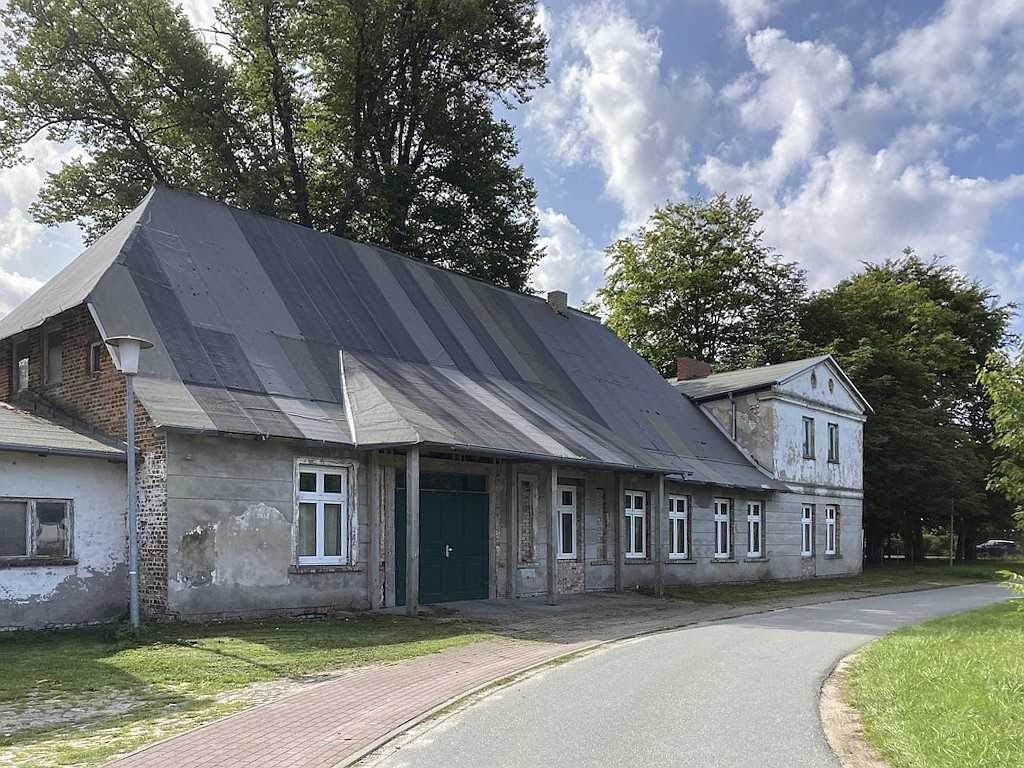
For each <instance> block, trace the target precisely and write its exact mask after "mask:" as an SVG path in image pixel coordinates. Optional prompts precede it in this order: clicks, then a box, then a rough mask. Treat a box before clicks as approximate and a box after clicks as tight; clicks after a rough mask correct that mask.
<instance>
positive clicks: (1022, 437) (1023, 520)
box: [978, 352, 1024, 526]
mask: <svg viewBox="0 0 1024 768" xmlns="http://www.w3.org/2000/svg"><path fill="white" fill-rule="evenodd" d="M978 380H979V381H980V382H981V385H982V386H983V387H984V388H985V392H986V394H987V395H988V398H989V401H990V403H991V405H990V406H989V416H990V418H991V419H992V430H993V440H992V446H993V448H994V449H995V451H996V457H995V461H994V462H993V471H992V475H991V478H990V480H991V485H992V487H993V488H995V489H998V490H1000V491H1002V492H1003V493H1005V494H1006V496H1007V498H1009V500H1010V501H1011V502H1012V503H1013V504H1014V506H1015V512H1016V518H1017V522H1018V524H1019V525H1021V526H1024V354H1020V355H1018V356H1017V358H1016V359H1012V358H1011V357H1010V356H1009V355H1007V354H1006V353H1004V352H996V353H993V354H992V355H990V356H989V360H988V364H987V365H986V366H985V367H984V368H982V369H981V371H980V372H979V374H978Z"/></svg>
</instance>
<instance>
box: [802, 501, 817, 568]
mask: <svg viewBox="0 0 1024 768" xmlns="http://www.w3.org/2000/svg"><path fill="white" fill-rule="evenodd" d="M800 554H801V555H804V556H805V557H807V556H809V555H813V554H814V505H813V504H804V506H803V508H802V509H801V510H800Z"/></svg>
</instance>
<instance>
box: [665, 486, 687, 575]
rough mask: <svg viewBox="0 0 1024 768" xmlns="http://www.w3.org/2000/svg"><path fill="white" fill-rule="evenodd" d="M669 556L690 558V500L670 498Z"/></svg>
mask: <svg viewBox="0 0 1024 768" xmlns="http://www.w3.org/2000/svg"><path fill="white" fill-rule="evenodd" d="M668 556H669V557H670V558H673V559H676V560H685V559H686V558H687V557H689V556H690V500H689V499H688V498H687V497H686V496H669V497H668Z"/></svg>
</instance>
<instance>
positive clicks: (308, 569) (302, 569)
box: [288, 564, 365, 576]
mask: <svg viewBox="0 0 1024 768" xmlns="http://www.w3.org/2000/svg"><path fill="white" fill-rule="evenodd" d="M364 570H365V568H363V566H361V565H312V564H310V565H290V566H288V573H290V574H291V575H293V576H309V575H312V574H317V573H362V572H363V571H364Z"/></svg>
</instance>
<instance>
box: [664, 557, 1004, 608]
mask: <svg viewBox="0 0 1024 768" xmlns="http://www.w3.org/2000/svg"><path fill="white" fill-rule="evenodd" d="M1006 568H1009V569H1017V570H1024V563H1022V562H1021V561H1007V560H979V561H976V562H973V563H958V564H956V565H954V566H953V567H952V568H951V567H950V566H949V564H948V563H946V562H945V561H943V560H936V561H933V562H926V563H925V564H922V565H904V564H903V563H901V562H887V563H886V564H885V565H883V566H876V567H871V568H865V569H864V573H863V574H861V575H859V576H842V577H837V578H819V579H807V580H802V581H754V582H742V583H734V584H694V585H690V584H686V585H678V586H667V587H665V594H666V595H667V596H668V597H673V598H677V599H680V600H693V601H694V602H698V603H726V604H729V605H743V604H749V603H761V602H769V601H772V600H783V599H785V598H790V597H801V596H804V595H814V594H818V593H822V592H866V593H873V592H887V591H898V590H900V589H915V588H927V587H944V586H955V585H957V584H966V583H970V582H975V581H989V580H993V579H997V578H999V577H998V576H997V572H998V571H1000V570H1003V569H1006Z"/></svg>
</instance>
